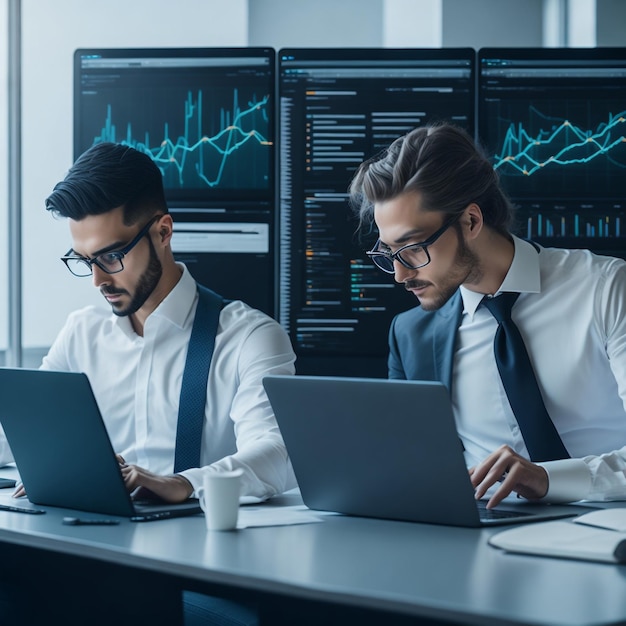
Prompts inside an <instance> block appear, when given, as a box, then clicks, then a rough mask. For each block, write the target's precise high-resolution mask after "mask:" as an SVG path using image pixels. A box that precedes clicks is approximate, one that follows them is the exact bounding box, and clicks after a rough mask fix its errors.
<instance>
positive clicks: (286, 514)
mask: <svg viewBox="0 0 626 626" xmlns="http://www.w3.org/2000/svg"><path fill="white" fill-rule="evenodd" d="M321 521H323V520H322V517H321V516H319V515H316V514H314V513H312V512H311V510H310V509H308V508H307V507H306V506H304V505H296V506H280V507H278V506H244V507H240V509H239V520H238V522H237V528H253V527H255V526H291V525H292V524H310V523H314V522H321Z"/></svg>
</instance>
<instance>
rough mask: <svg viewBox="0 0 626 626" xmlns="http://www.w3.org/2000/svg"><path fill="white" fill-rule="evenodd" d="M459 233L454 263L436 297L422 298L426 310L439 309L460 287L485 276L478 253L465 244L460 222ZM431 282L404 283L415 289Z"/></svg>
mask: <svg viewBox="0 0 626 626" xmlns="http://www.w3.org/2000/svg"><path fill="white" fill-rule="evenodd" d="M454 230H455V232H456V234H457V240H458V242H459V246H458V249H457V252H456V256H455V259H454V264H453V265H452V267H451V268H450V272H449V274H448V276H447V277H446V280H445V282H443V283H440V286H439V287H438V288H437V292H436V294H435V295H434V297H433V298H432V299H431V300H429V301H422V300H420V305H421V306H422V308H423V309H424V311H437V310H438V309H440V308H441V307H442V306H443V305H444V304H445V303H446V302H448V300H450V298H451V297H452V296H453V295H454V294H455V293H456V292H457V290H458V288H459V287H460V286H461V285H463V284H466V283H469V284H472V283H477V282H479V281H480V279H481V278H482V277H483V270H482V268H481V266H480V261H479V259H478V257H477V256H476V254H474V252H472V251H471V250H470V249H469V248H468V246H467V245H466V244H465V240H464V239H463V234H462V232H461V230H460V228H458V224H455V225H454ZM427 284H430V283H425V282H424V281H421V280H419V279H415V280H408V281H406V282H405V283H404V286H405V289H411V288H413V289H415V288H418V287H420V286H424V285H427Z"/></svg>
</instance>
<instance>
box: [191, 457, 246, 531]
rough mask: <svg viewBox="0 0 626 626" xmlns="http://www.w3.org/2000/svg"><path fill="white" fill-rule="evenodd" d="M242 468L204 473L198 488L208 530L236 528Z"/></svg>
mask: <svg viewBox="0 0 626 626" xmlns="http://www.w3.org/2000/svg"><path fill="white" fill-rule="evenodd" d="M242 474H243V471H242V470H240V469H237V470H233V471H232V472H211V473H206V474H205V475H204V480H203V483H202V487H201V488H200V489H199V490H198V499H199V500H200V506H201V507H202V510H203V511H204V517H205V519H206V526H207V529H208V530H234V529H235V528H237V518H238V516H239V495H240V492H241V475H242Z"/></svg>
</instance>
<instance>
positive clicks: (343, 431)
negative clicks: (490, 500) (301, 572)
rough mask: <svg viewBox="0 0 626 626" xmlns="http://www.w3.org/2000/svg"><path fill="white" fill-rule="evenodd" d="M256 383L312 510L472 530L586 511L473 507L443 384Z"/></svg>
mask: <svg viewBox="0 0 626 626" xmlns="http://www.w3.org/2000/svg"><path fill="white" fill-rule="evenodd" d="M263 384H264V386H265V390H266V391H267V395H268V397H269V400H270V402H271V404H272V407H273V409H274V413H275V415H276V420H277V421H278V425H279V427H280V430H281V432H282V435H283V438H284V440H285V444H286V446H287V451H288V453H289V456H290V458H291V461H292V464H293V468H294V472H295V474H296V478H297V480H298V484H299V487H300V492H301V495H302V499H303V501H304V503H305V504H306V505H307V506H308V507H309V508H311V509H317V510H324V511H336V512H339V513H345V514H349V515H358V516H364V517H376V518H382V519H394V520H405V521H412V522H426V523H434V524H447V525H454V526H469V527H477V526H482V525H493V524H512V523H519V522H531V521H536V520H544V519H553V518H557V517H567V516H574V515H579V514H581V513H585V512H587V511H589V510H590V509H589V508H588V507H583V506H579V505H558V506H557V505H549V504H532V503H530V502H527V501H525V500H520V501H519V502H518V501H515V502H511V503H510V504H509V502H508V499H507V502H506V504H505V503H501V504H500V506H498V507H497V508H496V509H495V510H487V509H486V508H485V502H482V501H481V502H476V500H475V498H474V489H473V487H472V485H471V482H470V479H469V475H468V472H467V467H466V465H465V458H464V454H463V448H462V444H461V441H460V439H459V437H458V434H457V431H456V427H455V423H454V417H453V414H452V406H451V403H450V398H449V394H448V391H447V389H446V387H445V386H444V385H442V384H441V383H437V382H420V381H400V380H383V379H364V378H337V377H323V376H319V377H316V376H311V377H309V376H267V377H265V378H264V379H263Z"/></svg>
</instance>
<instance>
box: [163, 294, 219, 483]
mask: <svg viewBox="0 0 626 626" xmlns="http://www.w3.org/2000/svg"><path fill="white" fill-rule="evenodd" d="M197 287H198V306H197V308H196V316H195V318H194V320H193V327H192V329H191V338H190V339H189V346H188V348H187V358H186V361H185V370H184V372H183V381H182V385H181V389H180V402H179V408H178V425H177V428H176V452H175V456H174V473H176V472H182V471H183V470H186V469H189V468H190V467H200V449H201V446H202V427H203V425H204V412H205V407H206V396H207V381H208V379H209V368H210V367H211V358H212V357H213V349H214V347H215V336H216V335H217V326H218V323H219V319H220V312H221V311H222V308H223V307H224V300H223V298H222V297H221V296H219V295H218V294H216V293H215V292H213V291H211V290H210V289H207V288H206V287H203V286H202V285H197Z"/></svg>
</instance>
